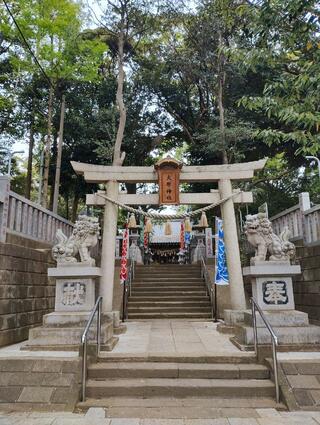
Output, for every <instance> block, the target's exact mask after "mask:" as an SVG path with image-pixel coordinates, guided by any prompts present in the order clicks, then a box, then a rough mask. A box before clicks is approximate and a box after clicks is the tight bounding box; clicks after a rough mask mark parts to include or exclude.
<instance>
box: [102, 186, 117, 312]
mask: <svg viewBox="0 0 320 425" xmlns="http://www.w3.org/2000/svg"><path fill="white" fill-rule="evenodd" d="M118 193H119V184H118V183H117V182H116V181H108V182H107V184H106V195H107V196H109V197H110V198H112V199H114V200H117V198H118ZM117 218H118V207H117V206H116V205H114V204H112V203H111V202H106V204H105V207H104V216H103V239H102V254H101V271H102V276H101V279H100V286H99V295H101V296H102V297H103V304H102V311H103V313H111V312H112V310H113V308H112V307H113V306H112V303H113V281H114V266H115V255H114V253H115V249H116V235H117Z"/></svg>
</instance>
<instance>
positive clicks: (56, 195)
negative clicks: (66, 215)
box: [52, 94, 66, 213]
mask: <svg viewBox="0 0 320 425" xmlns="http://www.w3.org/2000/svg"><path fill="white" fill-rule="evenodd" d="M65 102H66V97H65V95H64V94H63V95H62V99H61V112H60V127H59V136H58V137H59V138H58V146H57V162H56V175H55V179H54V193H53V206H52V211H53V212H54V213H57V211H58V199H59V186H60V174H61V159H62V142H63V127H64V114H65Z"/></svg>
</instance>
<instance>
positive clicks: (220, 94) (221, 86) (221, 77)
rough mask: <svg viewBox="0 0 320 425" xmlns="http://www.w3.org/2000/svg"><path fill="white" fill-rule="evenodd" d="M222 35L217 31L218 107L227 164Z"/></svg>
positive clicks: (222, 152) (224, 160) (224, 161)
mask: <svg viewBox="0 0 320 425" xmlns="http://www.w3.org/2000/svg"><path fill="white" fill-rule="evenodd" d="M222 46H223V44H222V36H221V33H219V50H220V53H219V57H218V80H219V82H218V109H219V127H220V132H221V139H222V151H221V156H222V163H223V164H228V162H229V161H228V154H227V146H226V130H225V124H224V106H223V90H224V83H225V79H226V74H225V70H224V62H225V58H224V54H223V52H222V50H221V49H222Z"/></svg>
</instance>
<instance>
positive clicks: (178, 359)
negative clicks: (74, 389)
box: [98, 351, 257, 364]
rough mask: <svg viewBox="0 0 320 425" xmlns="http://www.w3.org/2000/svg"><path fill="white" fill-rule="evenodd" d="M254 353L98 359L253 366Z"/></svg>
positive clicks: (108, 355)
mask: <svg viewBox="0 0 320 425" xmlns="http://www.w3.org/2000/svg"><path fill="white" fill-rule="evenodd" d="M256 360H257V358H256V356H255V354H254V353H253V352H245V351H239V352H235V353H233V354H232V355H227V356H226V355H221V354H216V355H214V354H202V353H184V354H181V353H175V354H168V353H157V354H152V353H129V354H123V353H112V352H111V353H101V352H100V354H99V357H98V362H99V363H109V362H121V363H123V362H156V363H196V364H212V363H214V364H220V363H224V364H244V363H245V364H248V363H250V364H252V363H254V364H255V363H256Z"/></svg>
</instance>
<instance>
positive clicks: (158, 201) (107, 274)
mask: <svg viewBox="0 0 320 425" xmlns="http://www.w3.org/2000/svg"><path fill="white" fill-rule="evenodd" d="M265 162H266V160H260V161H254V162H247V163H241V164H228V165H207V166H185V165H183V164H182V163H180V162H179V161H176V160H175V159H173V158H169V157H168V158H164V159H162V160H161V161H159V162H158V163H157V164H155V166H154V167H152V166H151V167H125V166H102V165H92V164H85V163H79V162H71V164H72V166H73V169H74V170H75V172H76V173H78V174H80V175H83V176H84V179H85V180H86V182H88V183H99V184H104V185H105V188H106V190H105V191H98V192H96V193H95V194H89V195H87V200H86V203H87V205H94V206H101V207H104V227H103V240H102V258H101V269H102V277H101V281H100V288H99V292H100V295H101V296H102V297H103V311H104V313H112V311H113V310H114V306H113V289H114V269H115V241H116V229H117V215H118V207H121V208H124V209H125V210H127V211H129V212H131V213H133V214H138V215H142V216H144V217H147V218H149V219H151V220H152V219H160V220H165V221H170V220H174V219H177V220H180V221H181V220H184V219H186V218H187V217H190V218H191V217H193V216H196V215H199V214H200V213H202V212H205V211H208V210H210V209H212V208H214V207H216V206H220V207H221V215H222V218H223V219H224V238H225V246H226V259H227V263H228V272H229V281H230V305H231V306H232V309H234V310H241V309H244V308H245V306H246V303H245V295H244V286H243V278H242V270H241V262H240V251H239V244H238V237H237V226H236V217H235V211H234V203H236V204H238V203H245V204H246V203H250V202H252V193H251V192H244V191H240V190H239V189H236V188H233V186H232V182H234V181H241V180H250V179H251V178H252V177H253V175H254V171H256V170H261V169H262V168H263V167H264V165H265ZM195 182H202V183H204V182H207V183H210V182H217V183H218V189H211V190H210V192H208V193H186V192H182V191H181V190H180V188H181V186H180V185H181V184H182V183H195ZM120 183H157V184H158V185H159V193H152V194H138V193H137V194H127V193H123V192H121V191H119V184H120ZM141 205H204V207H202V208H200V209H199V210H197V211H192V212H190V213H179V214H174V215H173V214H171V215H170V214H169V215H165V214H159V213H150V212H144V211H141V210H139V209H138V208H137V207H138V206H141ZM154 249H156V247H154ZM159 254H160V258H161V252H160V251H159ZM162 257H163V255H162ZM160 261H161V260H160Z"/></svg>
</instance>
